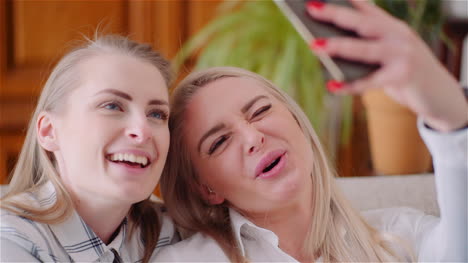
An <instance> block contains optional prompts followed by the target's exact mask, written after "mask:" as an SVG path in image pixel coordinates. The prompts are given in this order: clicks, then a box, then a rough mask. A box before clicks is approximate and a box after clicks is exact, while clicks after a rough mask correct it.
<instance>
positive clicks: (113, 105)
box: [104, 102, 122, 111]
mask: <svg viewBox="0 0 468 263" xmlns="http://www.w3.org/2000/svg"><path fill="white" fill-rule="evenodd" d="M104 109H108V110H118V111H122V107H120V105H119V104H117V103H115V102H111V103H108V104H106V105H104Z"/></svg>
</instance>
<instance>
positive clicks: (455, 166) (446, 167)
mask: <svg viewBox="0 0 468 263" xmlns="http://www.w3.org/2000/svg"><path fill="white" fill-rule="evenodd" d="M419 127H420V133H421V135H422V137H423V139H424V141H425V142H426V145H427V146H428V148H429V150H430V152H431V153H432V157H433V163H434V170H435V181H436V190H437V200H438V203H439V208H440V221H439V223H438V224H437V225H436V226H435V227H434V228H433V229H431V230H430V231H429V232H427V233H425V235H424V237H423V238H422V241H421V247H420V249H419V253H418V254H419V255H418V260H419V261H423V262H424V261H437V262H440V261H452V262H468V252H467V250H468V228H467V225H468V196H467V191H468V189H467V188H468V187H467V185H468V163H467V160H468V155H467V147H468V129H466V128H465V129H462V130H458V131H453V132H450V133H441V132H437V131H434V130H431V129H429V128H427V127H425V126H424V124H422V121H420V122H419Z"/></svg>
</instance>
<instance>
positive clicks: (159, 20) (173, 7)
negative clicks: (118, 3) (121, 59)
mask: <svg viewBox="0 0 468 263" xmlns="http://www.w3.org/2000/svg"><path fill="white" fill-rule="evenodd" d="M186 7H187V4H186V2H185V1H166V0H159V1H135V2H130V4H129V13H128V15H129V31H130V32H131V37H132V39H135V40H137V41H140V42H145V43H151V44H152V46H153V48H154V49H156V50H158V51H159V52H161V53H162V54H163V55H164V56H165V57H166V58H167V59H171V58H172V57H174V55H175V54H176V52H177V51H178V50H179V48H180V45H181V43H182V42H183V41H184V40H185V39H186V29H185V25H186V19H185V15H184V14H185V13H186V12H185V8H186Z"/></svg>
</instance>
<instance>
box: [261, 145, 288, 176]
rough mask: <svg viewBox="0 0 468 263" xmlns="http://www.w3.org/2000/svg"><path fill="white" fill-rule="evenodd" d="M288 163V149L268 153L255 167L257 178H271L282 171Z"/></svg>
mask: <svg viewBox="0 0 468 263" xmlns="http://www.w3.org/2000/svg"><path fill="white" fill-rule="evenodd" d="M285 164H286V151H284V150H277V151H273V152H270V153H269V154H267V155H266V156H265V157H264V158H263V159H262V160H261V161H260V163H259V164H258V165H257V168H256V169H255V178H271V177H274V176H276V175H277V174H279V173H280V172H281V170H282V169H283V168H284V166H285Z"/></svg>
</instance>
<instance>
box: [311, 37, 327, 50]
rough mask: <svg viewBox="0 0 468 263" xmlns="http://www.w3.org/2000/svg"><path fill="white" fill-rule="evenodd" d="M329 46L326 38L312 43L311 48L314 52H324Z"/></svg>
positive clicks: (317, 39)
mask: <svg viewBox="0 0 468 263" xmlns="http://www.w3.org/2000/svg"><path fill="white" fill-rule="evenodd" d="M326 45H327V40H326V39H325V38H316V39H314V40H313V41H312V43H310V48H311V49H312V50H322V49H323V48H324V47H325V46H326Z"/></svg>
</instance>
